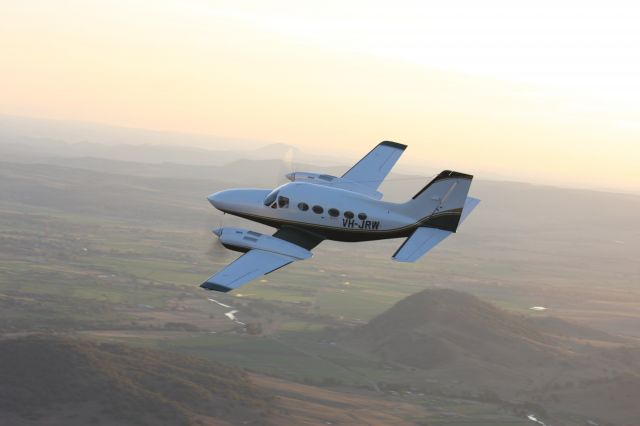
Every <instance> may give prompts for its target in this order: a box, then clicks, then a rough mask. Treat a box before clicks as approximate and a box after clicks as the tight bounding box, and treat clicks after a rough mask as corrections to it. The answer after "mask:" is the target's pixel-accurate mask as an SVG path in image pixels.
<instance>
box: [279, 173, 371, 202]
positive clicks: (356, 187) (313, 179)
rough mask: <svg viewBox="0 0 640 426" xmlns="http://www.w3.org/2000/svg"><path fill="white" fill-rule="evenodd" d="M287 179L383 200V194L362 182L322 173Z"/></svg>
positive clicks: (288, 177)
mask: <svg viewBox="0 0 640 426" xmlns="http://www.w3.org/2000/svg"><path fill="white" fill-rule="evenodd" d="M285 177H286V178H287V179H289V180H290V181H291V182H300V181H303V182H309V183H315V184H318V185H328V186H333V187H335V188H340V189H345V190H347V191H353V192H358V193H360V194H365V195H368V196H369V197H371V198H375V199H376V200H379V199H381V198H382V193H381V192H379V191H376V190H375V189H373V188H371V187H370V186H367V185H364V184H363V183H361V182H355V181H352V180H349V179H344V178H340V177H337V176H331V175H327V174H320V173H309V172H293V173H288V174H287V175H285Z"/></svg>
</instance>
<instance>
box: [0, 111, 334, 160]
mask: <svg viewBox="0 0 640 426" xmlns="http://www.w3.org/2000/svg"><path fill="white" fill-rule="evenodd" d="M205 147H206V148H205ZM0 155H2V158H3V159H5V160H11V161H30V162H32V161H34V160H37V161H49V160H55V159H78V158H83V159H84V158H90V159H91V158H100V159H107V160H117V161H128V162H136V163H145V164H161V163H172V164H184V165H223V164H228V163H230V162H233V161H237V160H240V159H251V160H274V159H277V160H283V161H285V162H287V163H292V162H293V163H297V162H299V161H303V162H309V161H311V162H321V163H323V164H324V163H328V164H338V163H339V162H340V161H339V160H337V158H338V157H335V158H333V157H330V156H323V155H313V154H309V153H303V152H301V151H300V150H299V149H298V148H296V147H293V146H291V145H286V144H282V143H270V142H266V141H256V140H248V139H233V138H224V137H215V136H206V135H193V134H185V133H176V132H161V131H153V130H145V129H134V128H126V127H117V126H109V125H103V124H93V123H82V122H74V121H58V120H45V119H35V118H23V117H9V116H0Z"/></svg>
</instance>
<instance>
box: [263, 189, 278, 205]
mask: <svg viewBox="0 0 640 426" xmlns="http://www.w3.org/2000/svg"><path fill="white" fill-rule="evenodd" d="M278 192H279V191H278V190H277V189H274V190H273V191H271V192H270V193H269V195H267V198H265V199H264V205H265V206H271V204H273V202H274V201H276V198H278ZM271 207H273V206H271Z"/></svg>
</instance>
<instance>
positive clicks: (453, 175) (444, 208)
mask: <svg viewBox="0 0 640 426" xmlns="http://www.w3.org/2000/svg"><path fill="white" fill-rule="evenodd" d="M472 180H473V176H472V175H468V174H465V173H460V172H454V171H451V170H445V171H443V172H441V173H440V174H439V175H438V176H436V177H435V178H434V179H433V180H432V181H431V182H429V183H428V184H427V185H426V186H425V187H424V188H422V189H421V190H420V191H419V192H418V193H417V194H416V195H414V196H413V198H412V199H411V200H409V201H407V202H406V203H404V205H403V210H404V211H405V213H406V214H407V215H409V216H411V217H413V218H415V219H416V222H417V225H418V226H427V227H430V228H437V229H442V230H444V231H449V232H456V230H457V229H458V224H459V223H460V217H461V216H462V210H463V208H464V205H465V201H466V200H467V194H468V193H469V188H470V187H471V181H472Z"/></svg>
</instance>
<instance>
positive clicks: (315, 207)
mask: <svg viewBox="0 0 640 426" xmlns="http://www.w3.org/2000/svg"><path fill="white" fill-rule="evenodd" d="M323 211H324V209H323V208H322V207H320V206H313V212H314V213H318V214H320V213H322V212H323Z"/></svg>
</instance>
